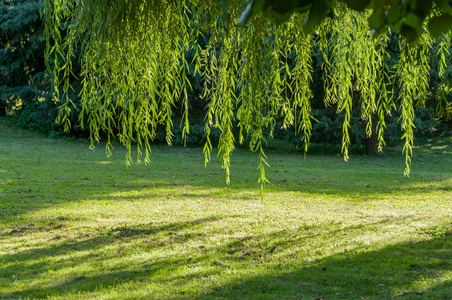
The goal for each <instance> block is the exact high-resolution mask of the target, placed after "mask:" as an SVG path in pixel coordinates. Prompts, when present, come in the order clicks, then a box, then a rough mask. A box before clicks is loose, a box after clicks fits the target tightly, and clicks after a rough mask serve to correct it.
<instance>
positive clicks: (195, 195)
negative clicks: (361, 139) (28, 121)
mask: <svg viewBox="0 0 452 300" xmlns="http://www.w3.org/2000/svg"><path fill="white" fill-rule="evenodd" d="M451 142H452V141H451V138H450V137H449V138H438V139H434V140H431V141H428V140H426V141H424V143H423V146H420V147H416V149H415V152H414V157H413V165H412V174H411V177H409V178H406V177H403V176H402V174H403V168H404V157H403V156H402V155H397V156H392V155H384V156H382V157H352V158H351V160H350V161H349V162H347V163H345V162H343V160H342V158H341V157H340V156H318V155H315V153H312V154H309V153H308V155H307V158H306V159H304V158H303V156H302V155H299V154H294V153H289V152H287V153H284V151H276V152H275V153H271V152H269V153H268V156H269V163H270V165H271V168H269V169H267V177H268V178H269V179H270V180H271V182H272V184H270V185H267V187H266V198H265V201H264V202H262V201H261V200H260V198H259V191H258V190H259V189H258V185H257V177H258V176H259V172H258V170H257V166H258V158H257V155H256V154H253V153H249V152H247V151H245V150H240V149H239V150H237V151H235V152H234V153H233V155H232V162H231V163H232V165H231V174H232V178H231V184H230V185H229V186H228V185H226V184H225V180H224V179H225V178H224V176H225V175H224V172H223V171H222V170H221V168H220V166H219V163H218V161H215V159H214V161H213V162H211V163H210V164H208V165H207V167H206V168H204V159H203V155H202V151H201V149H195V148H176V147H174V148H169V147H166V146H155V147H153V154H152V163H151V164H150V165H144V164H133V165H132V166H131V167H127V166H126V164H125V150H124V149H123V148H122V147H121V146H117V147H116V149H115V151H114V155H113V156H112V157H110V158H107V157H106V156H105V152H104V151H103V148H102V145H100V146H98V147H97V148H96V150H95V151H91V150H89V149H88V145H89V144H88V143H87V142H86V141H78V140H75V141H65V140H54V139H47V138H44V137H42V136H40V135H37V134H35V133H30V132H26V131H22V130H18V129H17V128H14V127H11V126H10V125H8V120H6V119H4V118H3V119H0V299H21V298H30V299H34V298H51V299H235V298H237V299H238V298H240V299H242V298H248V299H316V298H325V299H452V146H451Z"/></svg>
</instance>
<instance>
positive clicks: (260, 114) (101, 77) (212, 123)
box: [42, 0, 450, 189]
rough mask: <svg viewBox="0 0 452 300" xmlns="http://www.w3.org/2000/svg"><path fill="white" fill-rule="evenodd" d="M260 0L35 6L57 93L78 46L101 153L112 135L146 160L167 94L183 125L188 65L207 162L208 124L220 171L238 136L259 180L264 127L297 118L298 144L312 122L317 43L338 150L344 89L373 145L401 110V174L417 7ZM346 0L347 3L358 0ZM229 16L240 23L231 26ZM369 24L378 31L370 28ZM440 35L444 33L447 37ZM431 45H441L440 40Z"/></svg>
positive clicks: (422, 47) (417, 91) (418, 84)
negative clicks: (200, 89)
mask: <svg viewBox="0 0 452 300" xmlns="http://www.w3.org/2000/svg"><path fill="white" fill-rule="evenodd" d="M267 2H271V1H255V2H254V1H252V2H251V3H249V4H247V3H245V2H244V1H242V0H241V1H238V0H223V1H203V0H198V1H188V0H176V1H167V0H121V1H109V0H91V1H89V0H85V1H64V0H45V1H44V8H43V11H42V12H43V16H44V17H45V32H46V35H47V53H46V55H47V61H48V63H49V70H51V72H52V75H53V79H54V91H55V96H56V98H60V87H63V88H64V90H66V91H67V90H69V89H70V84H69V82H70V78H71V76H72V74H71V71H72V64H73V58H74V57H75V55H74V53H76V52H80V53H81V54H80V57H81V61H80V64H81V70H82V71H81V74H75V75H77V76H79V77H80V80H81V82H82V89H81V97H82V98H81V111H80V121H81V124H82V125H83V126H85V127H88V128H89V130H90V133H91V140H92V142H93V143H94V142H95V141H99V140H100V135H101V132H106V133H107V136H108V138H107V152H108V153H110V149H111V137H113V136H116V137H118V138H119V140H120V141H121V142H122V143H124V144H125V145H126V146H127V149H128V156H127V159H128V162H130V160H131V159H132V158H131V148H132V144H133V143H136V144H137V146H138V160H140V159H141V158H142V157H143V156H144V161H145V162H149V160H150V158H149V153H150V151H151V146H150V143H151V141H152V140H153V139H154V138H155V137H156V130H157V126H161V125H162V124H163V125H164V126H165V127H166V140H167V142H168V144H171V143H172V140H173V128H174V126H179V124H173V121H172V120H173V119H172V115H173V114H174V112H173V110H174V108H175V107H176V104H182V105H179V106H181V107H182V108H183V118H182V119H183V121H182V124H180V126H181V127H182V128H183V130H182V137H183V139H185V138H186V137H187V135H188V134H189V133H190V132H189V118H188V111H189V100H188V99H189V98H188V96H187V95H188V94H189V91H190V90H191V85H190V81H189V80H188V79H187V75H188V74H190V75H193V74H198V75H200V76H201V77H202V79H203V82H204V94H203V95H202V96H203V97H204V99H205V101H206V103H207V108H206V112H205V113H206V116H205V133H206V136H205V143H204V154H205V159H206V163H207V162H208V161H209V160H210V155H211V152H212V143H211V140H210V138H209V134H210V132H211V130H212V128H217V129H219V130H220V132H221V136H220V138H219V142H218V149H219V154H218V155H219V157H220V160H221V165H222V167H223V168H224V169H225V170H226V181H227V182H229V163H230V156H231V153H232V151H233V150H234V147H235V145H236V143H237V142H239V143H243V142H247V143H249V147H250V149H251V150H252V151H256V152H258V153H259V170H260V179H259V182H260V183H261V188H262V189H263V186H264V184H265V183H266V182H267V179H266V176H265V166H266V165H267V162H266V155H265V153H264V145H265V142H266V140H265V139H266V137H267V136H269V137H272V133H273V130H274V129H275V126H276V124H277V123H278V124H281V122H280V120H282V127H283V128H289V127H294V128H296V131H297V132H298V133H300V139H301V140H302V141H303V142H304V145H305V150H307V149H308V145H309V140H310V134H311V130H312V127H313V125H312V119H313V118H312V116H311V100H312V91H311V85H312V76H311V75H312V70H313V61H312V55H311V52H312V51H313V49H314V48H315V49H320V51H322V57H323V60H322V66H321V67H322V69H323V71H324V73H323V74H324V76H323V82H324V87H325V98H324V103H325V105H326V106H334V107H336V109H337V112H344V114H343V115H344V119H343V126H342V152H343V154H344V158H345V160H347V159H348V157H349V154H348V148H349V145H350V136H349V129H350V118H351V111H352V109H353V105H354V103H355V102H354V101H353V99H356V98H358V99H359V103H360V109H361V118H362V120H363V121H364V122H366V134H367V135H368V136H370V135H371V134H372V133H373V131H374V132H376V134H377V135H378V143H379V149H380V150H381V148H382V147H383V146H384V145H385V141H384V139H383V132H384V130H385V127H386V124H385V116H387V115H390V114H391V111H394V109H399V110H400V115H401V124H402V129H403V131H404V135H403V138H404V141H405V142H404V148H403V151H404V153H405V155H406V169H405V174H406V175H408V174H409V170H410V156H411V151H412V145H413V128H414V124H413V119H414V108H415V107H423V106H424V105H425V99H426V96H427V93H428V90H429V86H428V85H429V80H428V79H429V71H430V70H429V64H428V60H429V57H430V53H429V51H430V45H431V43H432V42H433V38H432V37H431V35H430V34H429V32H428V30H427V29H425V28H426V27H425V26H424V27H421V29H420V30H421V31H420V33H419V34H415V35H413V32H411V33H410V31H409V30H408V29H409V28H408V29H407V26H409V25H410V22H412V18H414V17H412V16H415V14H414V13H413V12H419V9H420V7H418V8H417V10H416V7H414V8H413V7H411V6H410V7H405V6H406V5H405V4H404V5H405V6H401V7H399V6H396V4H397V3H399V2H400V1H392V2H394V3H393V6H391V5H390V4H391V3H392V2H391V3H389V6H388V5H386V4H385V5H384V4H382V6H381V7H378V5H377V4H375V3H374V1H372V2H369V1H367V2H366V1H364V2H365V3H368V4H369V3H371V4H369V5H373V7H374V8H375V9H374V10H365V8H366V6H363V7H361V6H360V7H358V11H357V10H352V9H349V8H347V6H346V4H345V3H343V2H337V1H334V2H332V1H314V2H313V1H303V3H306V5H305V6H302V7H301V6H297V5H298V4H297V5H295V6H289V7H285V8H278V7H273V6H271V5H270V6H269V4H268V3H267ZM279 2H284V1H279ZM288 2H290V3H292V2H294V3H295V2H296V3H299V2H300V1H298V2H297V1H288ZM311 2H312V3H311ZM317 2H318V3H324V4H325V3H326V4H325V5H326V6H325V7H320V8H319V7H318V5H319V4H316V5H317V6H316V5H314V3H317ZM345 2H347V4H349V5H351V7H353V8H356V3H358V2H359V1H358V2H356V1H345ZM349 2H350V3H349ZM355 2H356V3H355ZM402 2H403V1H402ZM402 2H400V3H402ZM412 2H413V3H416V1H412ZM417 2H419V1H417ZM424 2H428V3H430V7H429V9H428V10H427V11H425V9H424V8H423V9H424V10H423V11H422V14H421V16H420V17H419V16H417V17H418V18H421V19H422V21H423V22H425V24H427V23H426V22H428V21H429V20H432V21H434V22H432V24H433V25H432V26H433V27H432V28H433V30H434V31H435V34H439V33H441V32H439V33H438V24H440V25H441V26H443V27H444V26H445V27H447V26H448V23H447V20H446V19H447V18H444V17H443V19H444V20H443V19H441V20H442V21H441V20H438V18H439V17H440V16H441V14H440V12H441V5H448V4H447V3H446V4H444V3H442V2H441V1H436V2H438V3H440V5H439V4H435V3H434V2H432V1H424ZM446 2H447V1H446ZM400 3H399V4H400ZM403 3H405V2H403ZM441 3H442V4H441ZM250 5H251V6H250ZM252 5H254V6H252ZM256 5H257V6H256ZM397 5H398V4H397ZM400 5H402V4H400ZM358 6H359V5H358ZM256 7H257V8H256ZM383 8H384V9H386V12H387V11H389V12H390V15H389V16H392V19H391V20H389V21H390V22H389V21H387V22H386V21H385V22H386V23H385V22H383V23H382V22H379V21H378V20H379V19H378V18H377V17H376V15H377V16H380V15H381V9H383ZM396 8H397V9H398V10H399V13H398V14H395V12H394V11H395V9H396ZM247 10H248V12H247ZM250 10H251V13H249V11H250ZM359 10H361V11H359ZM259 11H263V13H259ZM293 11H297V12H298V13H292V12H293ZM391 11H392V13H391ZM247 13H249V15H250V16H251V17H252V18H249V15H246V14H247ZM244 14H245V15H244ZM424 15H425V16H424ZM265 16H270V17H273V19H275V20H276V21H277V22H276V23H279V24H275V23H273V22H271V21H269V19H268V18H266V17H265ZM241 17H242V18H241ZM430 18H431V19H430ZM239 19H240V22H241V23H243V24H245V25H244V26H237V22H238V21H239ZM270 19H271V18H270ZM397 22H398V23H397ZM435 22H436V23H435ZM396 23H397V24H398V25H397V24H396ZM369 24H371V25H372V27H373V28H376V29H378V31H379V32H380V35H375V34H373V31H372V28H371V27H370V25H369ZM392 24H396V28H397V26H398V27H399V28H400V29H401V32H402V34H403V35H404V36H405V37H407V39H399V40H398V43H399V45H398V47H399V48H400V51H401V52H400V55H399V56H398V63H397V64H395V66H390V65H389V64H388V62H387V59H386V58H387V56H388V53H387V45H386V44H387V42H388V40H389V38H388V36H389V35H391V34H393V29H391V28H390V27H388V26H387V25H392ZM416 24H418V23H416ZM425 24H424V25H425ZM435 24H436V25H435ZM444 24H445V25H444ZM421 25H422V24H421ZM412 28H414V27H412ZM418 29H419V28H418V27H416V30H417V31H416V32H419V31H418ZM407 30H408V31H407ZM443 31H444V30H443ZM410 34H411V35H410ZM410 37H411V38H410ZM442 38H443V40H444V41H446V42H445V43H450V37H449V36H448V35H447V36H446V37H444V36H443V37H442ZM200 41H203V43H200ZM413 42H414V43H413ZM441 49H446V50H445V51H447V49H448V47H446V46H444V48H441V47H440V50H439V51H440V52H441V51H442V50H441ZM188 51H191V52H194V53H195V54H194V56H192V57H193V58H192V59H191V60H190V61H188V60H187V59H186V54H187V52H188ZM294 53H295V59H294V60H293V61H294V62H295V64H291V66H289V64H288V59H289V56H291V55H293V54H294ZM437 55H439V56H441V59H440V60H439V64H438V68H439V70H440V71H439V72H438V74H439V76H441V78H445V79H444V81H443V83H444V88H443V89H440V90H443V91H444V90H445V89H446V87H447V86H449V85H448V81H447V80H446V79H447V75H448V74H449V70H450V66H449V64H448V62H447V60H446V59H444V58H443V56H444V55H445V53H438V54H437ZM291 59H293V57H291ZM447 92H448V91H447ZM64 94H65V95H68V93H67V92H66V93H64ZM440 96H441V95H439V96H438V98H439V99H442V98H441V97H440ZM61 98H63V99H60V101H61V102H62V104H61V106H60V114H59V121H60V122H62V123H63V124H65V126H66V128H68V129H69V128H70V126H71V124H70V120H69V118H68V117H67V116H68V115H69V112H70V111H71V109H73V107H74V106H73V104H72V102H71V99H70V98H69V97H67V96H66V97H61ZM236 131H237V132H238V134H236ZM143 152H144V153H143Z"/></svg>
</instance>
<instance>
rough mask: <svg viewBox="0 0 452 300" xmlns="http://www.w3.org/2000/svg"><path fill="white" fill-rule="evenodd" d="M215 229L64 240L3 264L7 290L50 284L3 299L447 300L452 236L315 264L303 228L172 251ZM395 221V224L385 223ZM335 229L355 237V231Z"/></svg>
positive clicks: (353, 252) (359, 249) (141, 230)
mask: <svg viewBox="0 0 452 300" xmlns="http://www.w3.org/2000/svg"><path fill="white" fill-rule="evenodd" d="M212 220H216V217H212V218H205V219H198V220H194V221H190V222H178V223H174V224H168V225H164V226H160V227H159V226H151V225H148V226H147V228H146V226H139V227H136V228H120V229H118V230H115V231H112V232H109V234H106V235H94V236H90V237H87V238H84V239H81V240H78V241H72V242H71V241H67V240H65V241H62V242H61V243H59V244H57V245H52V246H48V247H43V248H39V249H36V248H35V249H32V250H26V251H23V252H19V253H16V254H13V255H2V256H0V261H2V264H3V266H1V267H0V274H2V276H1V277H3V279H2V281H3V282H5V281H8V280H12V279H11V278H12V277H13V276H14V274H17V273H20V277H21V278H33V277H39V276H41V275H42V274H49V275H48V276H50V278H49V279H50V283H49V284H47V285H46V286H38V285H34V286H27V287H23V288H22V289H21V290H18V291H11V292H9V293H6V294H3V295H0V298H5V299H10V298H20V297H30V298H46V297H48V296H49V295H50V296H52V295H53V296H60V297H62V296H64V294H65V293H68V292H71V291H73V292H74V293H75V292H81V293H82V294H83V293H90V292H95V291H98V290H101V289H102V288H109V289H110V290H111V289H114V288H116V287H117V288H119V290H121V287H122V285H123V284H125V285H126V286H127V285H129V286H138V287H142V288H144V287H145V286H148V285H153V284H155V285H162V286H165V287H166V290H165V291H164V292H163V293H164V294H165V295H167V298H168V299H171V298H174V299H177V298H181V299H182V298H190V299H193V298H197V299H243V298H245V299H315V298H321V297H322V298H326V299H329V300H331V299H418V298H419V299H441V300H448V299H452V284H451V280H452V279H451V270H452V232H451V231H443V232H440V233H438V234H437V236H434V237H426V238H425V239H424V240H423V241H417V242H407V243H400V244H395V245H389V246H386V247H382V248H381V249H379V250H372V251H369V250H367V248H366V246H365V245H356V246H353V247H350V249H348V250H347V251H345V252H341V253H333V254H329V255H320V256H317V257H320V258H317V259H312V260H311V259H310V257H311V256H310V254H309V253H308V252H296V251H295V252H294V251H290V250H291V249H297V248H296V245H297V244H303V243H308V242H309V240H310V239H311V238H312V236H311V233H310V231H309V230H306V229H303V228H301V229H297V230H292V231H291V232H288V230H284V231H275V232H273V233H270V234H260V235H258V236H245V237H241V238H237V237H235V238H230V239H229V240H227V241H226V242H224V243H222V244H220V245H211V246H208V247H205V248H202V247H193V248H191V250H190V251H188V252H185V253H178V252H177V250H173V247H174V249H180V248H178V247H181V246H183V245H188V244H190V243H193V242H195V241H196V240H197V239H198V238H200V236H201V235H202V234H201V232H202V231H203V226H208V225H207V223H208V222H209V221H212ZM397 221H400V220H392V221H391V220H386V221H382V222H397ZM193 226H200V227H199V230H196V231H194V232H193V233H192V234H190V236H180V235H179V234H178V231H180V230H183V229H185V228H192V227H193ZM366 226H372V224H368V225H366ZM338 230H339V229H333V230H331V231H330V232H324V233H322V234H324V236H325V238H324V240H325V243H329V242H331V239H332V238H334V237H335V236H336V234H337V231H338ZM340 230H343V231H353V230H354V228H352V227H350V228H342V229H340ZM319 232H321V231H319ZM420 234H424V235H430V234H432V233H428V232H423V233H420ZM281 236H286V237H287V236H292V237H293V239H286V242H282V241H281ZM125 239H127V241H128V243H126V244H125V245H124V243H122V244H121V245H123V246H122V248H121V249H122V250H121V249H119V251H117V249H116V248H115V249H114V250H111V251H110V250H106V249H107V247H108V246H110V245H111V244H114V243H115V242H116V241H118V240H125ZM143 239H147V241H144V240H143ZM256 242H257V244H256ZM170 243H171V245H169V244H170ZM157 250H158V251H163V253H166V254H165V255H163V256H161V257H159V258H158V259H152V260H143V261H142V262H141V263H139V264H134V265H132V266H127V265H123V263H121V264H119V265H115V267H110V268H106V269H105V270H96V269H92V272H85V271H84V272H80V271H77V270H75V271H72V272H69V273H67V274H66V275H63V276H62V277H60V278H55V279H54V280H52V278H51V276H52V275H51V274H52V272H50V271H53V270H61V269H68V270H71V269H73V268H77V266H78V265H79V264H83V263H87V262H94V263H96V262H101V261H108V260H114V259H115V258H118V257H127V256H130V255H133V253H134V252H137V251H138V252H140V253H152V252H154V251H157ZM87 251H88V252H89V253H87V254H85V255H82V256H80V257H78V258H76V259H71V258H70V257H69V256H68V255H67V254H70V253H83V252H87ZM311 251H316V250H315V249H311ZM47 256H53V257H59V256H61V257H62V258H61V259H57V260H53V261H52V262H45V263H44V262H39V258H40V257H47ZM36 261H38V262H36ZM240 266H241V267H244V268H247V269H249V270H250V273H248V275H246V276H243V275H240V274H238V275H237V276H235V277H234V276H233V277H232V278H231V277H230V278H231V279H230V280H229V281H228V282H222V283H219V284H216V283H215V281H212V280H210V281H206V284H205V285H201V286H200V285H196V284H195V289H193V282H197V281H200V282H202V280H203V279H205V278H209V277H212V276H213V277H215V276H216V277H220V278H221V276H222V275H223V274H227V273H229V272H230V270H231V268H237V267H240ZM186 267H189V270H190V271H189V272H187V273H186V274H184V275H177V276H173V275H172V273H173V272H176V271H177V269H178V268H186ZM176 273H177V272H176ZM19 280H20V278H19ZM425 282H428V283H430V286H429V287H425V286H424V285H423V284H425ZM11 286H13V283H12V282H11ZM142 288H138V289H142ZM123 293H124V295H123V296H121V295H120V297H121V299H143V297H144V296H143V295H141V296H133V295H129V294H128V293H127V288H124V290H123ZM150 298H152V295H150Z"/></svg>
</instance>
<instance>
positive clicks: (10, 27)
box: [0, 0, 452, 154]
mask: <svg viewBox="0 0 452 300" xmlns="http://www.w3.org/2000/svg"><path fill="white" fill-rule="evenodd" d="M40 9H42V4H41V1H37V0H7V1H3V2H1V3H0V114H1V115H14V116H15V117H16V118H17V124H18V125H19V126H21V127H24V128H30V129H34V130H38V131H41V132H44V133H46V134H48V135H50V136H55V137H58V136H62V135H64V134H66V135H69V136H88V135H89V133H88V132H87V131H86V130H83V129H82V128H81V126H80V121H79V117H78V113H77V112H78V111H80V96H79V94H80V92H81V88H82V87H81V83H80V82H79V78H78V77H77V76H75V75H73V76H72V75H71V86H72V89H70V90H69V93H70V95H69V97H70V98H71V100H72V102H73V105H74V106H75V107H74V109H73V110H71V113H70V120H71V126H70V130H69V132H67V133H63V129H64V128H63V125H59V124H57V123H56V122H55V120H56V119H57V117H58V113H59V106H60V103H56V102H55V101H54V100H53V97H52V94H51V90H52V81H51V80H49V79H48V76H46V61H45V59H44V51H45V48H46V39H45V36H44V31H43V28H44V27H43V20H42V18H41V16H40ZM326 37H327V39H329V42H328V45H329V46H328V47H327V48H326V49H325V48H322V46H321V44H320V43H319V42H318V40H319V39H320V38H321V37H320V36H319V35H318V34H316V33H314V34H313V38H312V39H311V40H310V41H309V43H310V46H309V49H310V53H309V59H310V60H311V61H312V64H311V66H312V70H311V76H312V80H311V81H310V84H309V85H310V91H311V92H312V100H311V109H312V111H311V115H312V118H313V124H312V137H311V139H310V142H311V143H313V144H314V145H315V144H321V145H322V149H332V148H334V147H329V146H328V145H339V144H340V143H341V139H342V135H343V119H344V113H345V112H341V113H339V114H338V113H337V108H335V107H332V106H326V107H325V104H324V98H325V93H326V91H325V78H326V77H327V74H326V72H327V70H325V68H324V66H325V59H327V57H328V56H329V55H331V52H332V51H334V45H335V44H334V43H333V42H332V40H333V39H334V34H333V33H332V32H327V33H326ZM210 38H211V36H210V35H209V34H204V35H201V36H199V37H198V41H197V43H198V44H199V45H201V46H202V47H207V45H208V44H209V40H210ZM400 40H401V37H400V35H399V34H397V33H396V32H393V31H392V32H390V33H389V34H388V35H387V41H386V42H385V45H384V47H385V51H386V53H387V55H386V56H385V62H384V64H385V65H386V66H387V68H388V70H391V69H392V68H393V67H394V66H395V65H396V64H397V63H398V61H399V59H400V55H401V52H402V51H403V49H401V42H400ZM272 42H275V41H272V40H271V38H270V36H269V38H268V43H272ZM450 42H451V35H450V34H446V35H444V36H442V37H441V38H439V39H436V40H433V41H432V42H431V43H429V45H428V57H427V59H428V64H429V84H428V87H429V90H428V94H427V99H426V103H425V104H426V105H425V108H422V109H416V110H415V121H414V124H415V127H416V129H415V131H416V133H417V134H428V135H432V136H434V135H436V134H438V133H440V132H442V131H444V130H448V129H450V126H451V111H452V108H451V107H452V104H451V99H452V95H451V94H450V93H449V89H448V84H447V83H448V81H449V79H452V73H451V72H450V65H451V63H450V48H451V47H450ZM212 51H216V52H217V56H219V55H220V52H221V47H216V48H214V49H213V50H212ZM196 52H197V50H196V49H193V48H191V49H187V50H186V51H185V59H186V61H187V62H188V66H187V68H186V69H187V74H186V76H187V78H188V80H189V84H190V87H191V88H190V89H188V90H187V91H188V95H187V99H188V101H187V102H186V104H185V102H182V101H181V102H175V103H174V106H175V108H174V109H173V110H172V111H171V119H172V123H173V124H174V128H173V134H174V140H173V144H182V143H188V144H200V143H201V142H202V141H203V139H204V138H205V134H206V128H205V125H204V123H205V113H206V109H207V106H208V101H207V100H206V97H204V96H203V95H204V94H205V90H206V88H209V87H208V86H206V85H205V83H204V82H203V78H202V75H201V73H200V72H195V68H196V66H195V65H194V63H191V62H193V61H194V58H195V56H196ZM80 59H81V57H80V53H79V52H76V53H75V59H73V61H74V70H73V71H74V74H76V73H77V71H78V70H80ZM296 60H297V51H296V49H295V48H294V47H292V48H291V49H290V51H289V52H288V53H287V55H286V58H285V63H286V65H287V68H281V74H280V75H281V77H284V76H286V75H287V74H285V72H293V70H294V69H295V68H296ZM441 60H443V62H445V65H446V66H447V67H446V69H445V70H443V69H441V68H444V65H443V66H442V67H441V66H440V65H441V63H440V62H441ZM47 63H48V64H53V63H54V62H51V61H47ZM440 72H448V74H447V75H446V76H445V77H444V76H440V75H439V73H440ZM393 76H395V75H393ZM444 78H446V79H447V80H446V81H445V80H444ZM354 80H355V81H356V80H358V78H355V79H354ZM353 84H354V86H356V83H353ZM210 88H211V87H210ZM398 88H399V86H398V85H393V86H392V89H395V91H393V95H396V94H397V93H398V92H397V89H398ZM292 92H293V91H292V90H290V89H289V90H286V91H284V93H292ZM61 93H62V94H61V95H63V94H64V91H63V90H62V88H61ZM237 93H238V92H237ZM440 94H442V95H443V96H445V99H446V101H440V100H438V99H439V96H440ZM286 96H287V95H286ZM289 96H290V95H289ZM359 97H360V91H358V90H356V89H355V91H354V94H353V99H352V101H353V102H356V103H355V105H353V106H352V107H353V109H352V112H351V119H350V130H349V135H350V142H351V147H350V150H351V151H352V152H357V153H364V152H366V153H369V154H370V153H375V152H376V150H377V137H376V135H375V129H374V134H373V135H372V136H370V137H367V136H366V121H365V120H363V118H362V107H361V106H360V105H358V102H359ZM394 97H395V96H394ZM184 105H186V108H187V109H188V111H189V114H188V118H189V124H190V125H189V134H188V135H185V137H186V139H185V140H184V141H183V139H182V137H183V136H184V128H183V126H179V124H182V123H183V119H184V117H185V115H184V113H185V112H184V111H185V107H184ZM391 105H393V106H394V107H393V109H392V112H391V114H389V115H388V116H385V118H386V126H387V129H386V131H385V137H386V141H387V143H389V144H390V145H395V144H397V143H399V142H400V138H401V136H402V131H401V123H400V121H399V119H400V117H401V116H400V108H399V107H397V105H398V104H397V103H392V104H391ZM438 107H440V109H442V110H443V112H446V113H442V114H438V110H437V108H438ZM237 111H238V107H235V108H234V114H237ZM299 117H300V116H296V117H295V119H298V118H299ZM234 122H238V121H237V120H236V119H235V121H234ZM276 122H277V125H276V126H275V130H274V132H270V130H267V131H266V132H265V134H266V135H267V136H268V135H269V134H272V135H273V136H274V137H275V138H278V139H282V140H286V141H289V142H291V143H292V144H293V145H294V146H295V147H299V148H303V145H304V143H305V141H303V140H302V139H301V138H300V135H299V134H297V132H296V130H295V129H294V127H296V124H291V125H290V126H285V124H284V118H283V117H278V118H276ZM374 124H375V122H374ZM220 135H221V132H220V131H219V130H218V129H215V128H212V131H211V135H210V136H211V138H212V142H214V143H216V142H218V140H219V138H220ZM234 135H236V137H237V139H238V135H239V132H238V130H235V131H234ZM155 141H158V142H164V141H166V128H165V125H159V127H158V130H157V133H156V138H155ZM325 146H327V147H325ZM324 151H325V150H324ZM326 151H328V150H326Z"/></svg>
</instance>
